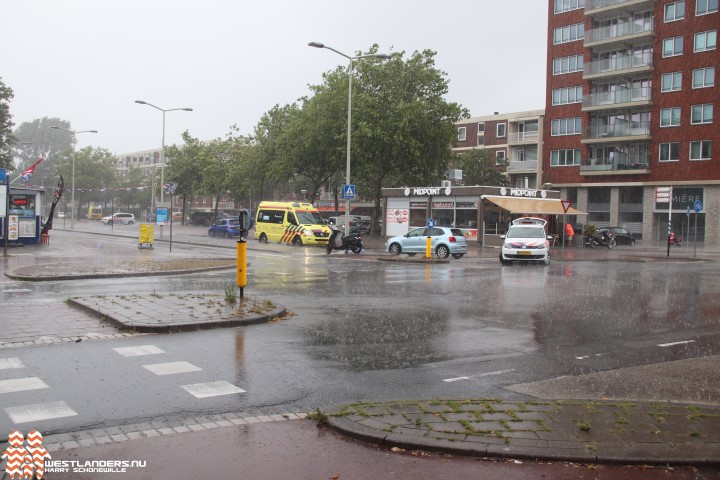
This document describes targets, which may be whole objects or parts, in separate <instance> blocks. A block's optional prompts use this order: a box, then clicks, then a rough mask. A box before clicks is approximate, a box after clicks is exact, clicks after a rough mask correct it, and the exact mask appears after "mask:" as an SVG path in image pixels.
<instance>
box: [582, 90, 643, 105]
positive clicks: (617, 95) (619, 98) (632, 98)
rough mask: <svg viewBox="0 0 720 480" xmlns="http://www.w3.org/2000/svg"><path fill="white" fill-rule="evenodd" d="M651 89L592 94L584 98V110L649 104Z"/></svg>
mask: <svg viewBox="0 0 720 480" xmlns="http://www.w3.org/2000/svg"><path fill="white" fill-rule="evenodd" d="M650 91H651V89H650V87H638V88H623V89H621V90H615V91H612V92H602V93H591V94H589V95H584V96H583V102H582V103H583V108H585V107H600V106H603V105H608V106H612V105H618V104H621V103H632V102H649V101H650Z"/></svg>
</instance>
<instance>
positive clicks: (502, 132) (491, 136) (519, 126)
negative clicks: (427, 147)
mask: <svg viewBox="0 0 720 480" xmlns="http://www.w3.org/2000/svg"><path fill="white" fill-rule="evenodd" d="M544 112H545V111H544V110H532V111H526V112H515V113H507V114H500V113H498V112H495V114H493V115H487V116H483V117H472V118H468V119H463V120H461V121H459V122H457V123H456V126H457V129H458V141H457V144H456V146H455V147H454V148H453V152H455V153H457V154H462V152H465V151H468V150H472V149H477V148H482V149H486V150H488V151H490V154H491V156H492V157H493V158H495V161H496V164H497V165H502V164H505V163H506V164H507V168H506V173H507V175H508V177H509V179H510V185H511V186H513V187H517V188H530V189H536V188H540V185H542V181H541V179H542V169H541V167H542V164H541V162H540V159H541V158H542V145H543V142H542V132H543V117H544Z"/></svg>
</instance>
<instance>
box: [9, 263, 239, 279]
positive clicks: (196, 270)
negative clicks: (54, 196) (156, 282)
mask: <svg viewBox="0 0 720 480" xmlns="http://www.w3.org/2000/svg"><path fill="white" fill-rule="evenodd" d="M235 268H236V266H234V265H227V266H217V267H203V268H191V269H183V270H165V271H159V272H122V273H87V274H83V273H80V274H77V275H55V276H50V275H42V276H32V275H16V274H14V273H12V272H11V273H5V276H6V277H8V278H10V279H12V280H22V281H26V282H51V281H55V280H92V279H97V278H125V277H160V276H167V275H185V274H189V273H200V272H211V271H215V270H230V269H235Z"/></svg>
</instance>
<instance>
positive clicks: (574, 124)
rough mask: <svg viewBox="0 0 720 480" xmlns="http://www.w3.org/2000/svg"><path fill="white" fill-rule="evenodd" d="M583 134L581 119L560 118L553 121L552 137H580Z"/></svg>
mask: <svg viewBox="0 0 720 480" xmlns="http://www.w3.org/2000/svg"><path fill="white" fill-rule="evenodd" d="M580 133H582V122H581V119H580V117H575V118H558V119H555V120H553V121H552V136H553V137H556V136H558V135H579V134H580Z"/></svg>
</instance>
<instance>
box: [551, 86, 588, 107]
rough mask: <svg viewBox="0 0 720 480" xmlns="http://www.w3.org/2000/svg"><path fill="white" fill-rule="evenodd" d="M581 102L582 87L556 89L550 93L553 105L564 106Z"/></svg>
mask: <svg viewBox="0 0 720 480" xmlns="http://www.w3.org/2000/svg"><path fill="white" fill-rule="evenodd" d="M580 102H582V86H581V85H578V86H577V87H567V88H556V89H554V90H553V92H552V104H553V105H565V104H568V103H580Z"/></svg>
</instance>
